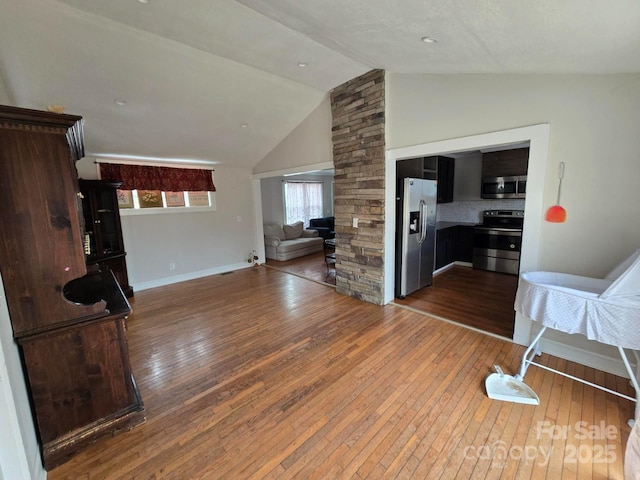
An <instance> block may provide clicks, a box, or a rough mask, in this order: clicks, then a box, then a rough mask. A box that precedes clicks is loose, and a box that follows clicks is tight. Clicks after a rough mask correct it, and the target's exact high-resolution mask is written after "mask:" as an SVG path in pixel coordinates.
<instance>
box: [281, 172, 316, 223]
mask: <svg viewBox="0 0 640 480" xmlns="http://www.w3.org/2000/svg"><path fill="white" fill-rule="evenodd" d="M284 204H285V223H288V224H291V223H295V222H298V221H302V222H303V223H304V226H305V227H308V226H309V219H311V218H318V217H322V213H323V211H324V210H323V205H322V182H284Z"/></svg>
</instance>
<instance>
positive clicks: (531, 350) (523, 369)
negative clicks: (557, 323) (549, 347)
mask: <svg viewBox="0 0 640 480" xmlns="http://www.w3.org/2000/svg"><path fill="white" fill-rule="evenodd" d="M546 329H547V327H542V330H540V331H539V332H538V334H537V335H536V337H535V338H534V339H533V342H531V345H529V347H528V348H527V349H526V350H525V351H524V355H523V356H522V363H521V364H520V372H519V373H518V374H517V375H514V377H513V378H515V379H516V380H520V381H522V380H524V375H525V373H527V368H529V365H530V364H531V361H532V360H533V357H535V356H536V355H540V354H541V353H542V352H541V351H540V349H539V348H538V347H539V344H540V338H541V337H542V334H543V333H544V332H545V330H546ZM529 354H531V357H529Z"/></svg>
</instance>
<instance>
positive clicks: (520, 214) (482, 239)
mask: <svg viewBox="0 0 640 480" xmlns="http://www.w3.org/2000/svg"><path fill="white" fill-rule="evenodd" d="M523 223H524V210H485V211H484V212H483V214H482V224H480V225H476V226H475V228H474V232H473V268H478V269H481V270H490V271H493V272H502V273H509V274H512V275H518V270H519V266H520V251H521V247H522V225H523Z"/></svg>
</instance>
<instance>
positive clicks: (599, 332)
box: [515, 249, 640, 417]
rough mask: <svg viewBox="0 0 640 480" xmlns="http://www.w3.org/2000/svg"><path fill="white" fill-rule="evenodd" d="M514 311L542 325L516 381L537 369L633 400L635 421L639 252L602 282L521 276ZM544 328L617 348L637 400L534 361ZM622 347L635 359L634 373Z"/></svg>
mask: <svg viewBox="0 0 640 480" xmlns="http://www.w3.org/2000/svg"><path fill="white" fill-rule="evenodd" d="M515 310H516V311H517V312H519V313H521V314H522V315H524V316H525V317H527V318H529V319H531V320H533V321H536V322H539V323H540V324H541V325H542V329H541V330H540V331H539V332H538V334H537V335H536V336H535V338H534V339H533V341H532V342H531V345H529V347H528V348H527V350H526V351H525V353H524V355H523V357H522V364H521V366H520V372H519V374H518V375H516V377H515V378H517V379H518V380H523V379H524V375H525V373H526V372H527V368H528V367H529V365H536V366H539V367H542V368H545V369H547V370H551V371H553V372H555V373H558V374H561V375H564V376H567V377H570V378H572V379H574V380H578V381H580V382H583V383H586V384H588V385H591V386H593V387H596V388H599V389H601V390H604V391H607V392H609V393H613V394H615V395H618V396H621V397H623V398H626V399H628V400H631V401H635V402H636V415H635V416H636V417H637V415H638V413H639V412H640V388H639V387H638V382H640V356H639V354H638V351H640V249H639V250H636V252H635V253H634V254H633V255H631V256H630V257H629V258H627V259H626V260H625V261H624V262H622V263H621V264H620V265H619V266H617V267H616V268H615V269H613V270H612V271H611V273H609V274H608V275H607V276H606V277H605V278H603V279H598V278H590V277H580V276H577V275H570V274H566V273H554V272H523V273H522V274H520V279H519V282H518V291H517V292H516V300H515ZM547 328H551V329H554V330H559V331H561V332H565V333H580V334H582V335H584V336H586V337H587V338H588V339H590V340H595V341H598V342H601V343H605V344H608V345H613V346H615V347H617V349H618V352H619V353H620V357H621V358H622V362H623V363H624V365H625V368H626V369H627V372H628V373H629V377H630V379H631V383H632V385H633V388H634V389H635V393H636V397H635V398H633V397H629V396H628V395H624V394H622V393H620V392H616V391H613V390H610V389H608V388H605V387H602V386H600V385H596V384H593V383H591V382H587V381H585V380H583V379H580V378H576V377H573V376H571V375H567V374H566V373H563V372H559V371H557V370H554V369H551V368H549V367H546V366H544V365H541V364H539V363H535V362H533V361H532V359H533V357H534V356H535V355H540V354H541V352H540V350H539V348H538V343H539V341H540V338H541V337H542V335H543V333H544V332H545V331H546V329H547ZM625 348H626V349H629V350H631V351H632V352H633V354H634V355H635V358H636V371H635V372H634V371H633V369H632V368H631V365H630V363H629V360H628V358H627V355H626V353H625V350H624V349H625Z"/></svg>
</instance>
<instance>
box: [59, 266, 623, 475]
mask: <svg viewBox="0 0 640 480" xmlns="http://www.w3.org/2000/svg"><path fill="white" fill-rule="evenodd" d="M133 310H134V313H133V315H132V316H131V318H130V320H129V329H128V339H129V349H130V354H131V363H132V367H133V370H134V372H135V375H136V379H137V381H138V385H139V388H140V392H141V394H142V398H143V400H144V403H145V406H146V412H147V422H146V423H145V424H143V425H141V426H139V427H136V428H135V429H133V430H131V431H129V432H123V433H121V434H119V435H116V436H114V437H106V438H102V439H100V440H99V441H98V442H96V443H95V445H93V446H91V447H90V448H88V449H87V450H85V451H83V452H81V453H80V454H78V456H76V457H75V458H74V459H72V460H71V461H70V462H68V463H66V464H64V465H62V466H60V467H58V468H57V469H55V470H53V471H51V472H49V479H50V480H58V479H64V478H73V479H101V478H109V479H113V478H136V479H137V478H141V479H159V478H169V479H187V478H206V479H216V478H227V479H249V478H255V479H257V478H261V479H262V478H278V479H287V478H301V479H308V478H318V479H342V478H344V479H364V478H371V479H376V478H415V479H428V478H433V479H443V480H444V479H447V480H448V479H453V478H460V479H467V478H501V479H512V478H518V479H521V478H527V479H528V478H549V479H554V480H555V479H569V478H573V479H577V478H579V479H584V478H603V479H604V478H608V479H622V475H623V473H622V461H623V451H624V446H625V443H626V438H627V436H628V433H629V428H628V427H627V425H626V423H625V422H626V420H627V419H628V418H630V416H631V415H632V412H633V404H632V403H631V402H629V401H627V400H623V399H620V398H618V397H615V396H613V395H609V394H606V393H604V392H602V391H600V390H595V389H593V388H591V387H588V386H585V385H583V384H580V383H578V382H574V381H572V380H570V379H568V378H564V377H562V376H559V375H554V374H553V373H551V372H548V371H546V370H543V369H540V368H535V367H532V368H531V369H530V371H529V372H528V374H527V378H526V381H527V383H528V384H529V385H530V386H531V387H532V388H533V389H534V390H535V391H536V392H537V393H538V395H539V396H540V405H539V406H530V405H522V404H515V403H509V402H501V401H497V400H490V399H489V398H488V397H487V396H486V394H485V391H484V379H485V378H486V376H487V374H488V373H490V371H491V369H492V366H493V365H495V364H499V365H501V366H502V367H503V369H504V370H505V372H506V373H513V372H514V371H515V370H516V369H517V366H518V363H519V357H520V355H521V354H522V352H523V350H524V348H523V347H520V346H518V345H514V344H512V343H510V342H507V341H504V340H501V339H499V338H496V337H492V336H488V335H483V334H481V333H478V332H475V331H472V330H470V329H466V328H463V327H459V326H456V325H453V324H450V323H446V322H442V321H439V320H436V319H434V318H432V317H429V316H425V315H421V314H417V313H415V312H412V311H410V310H407V309H405V308H400V307H398V306H395V305H386V306H384V307H380V306H375V305H372V304H367V303H363V302H360V301H358V300H355V299H352V298H350V297H346V296H344V295H340V294H337V293H336V292H335V290H334V289H333V288H330V287H328V286H326V285H321V284H319V283H315V282H311V281H308V280H305V279H302V278H299V277H297V276H294V275H288V274H285V273H282V272H280V271H277V270H274V269H271V268H267V267H256V268H251V269H246V270H242V271H237V272H235V273H231V274H227V275H218V276H212V277H207V278H203V279H199V280H193V281H190V282H185V283H181V284H176V285H171V286H167V287H161V288H155V289H151V290H145V291H140V292H136V296H135V300H134V301H133ZM540 362H541V363H543V364H546V365H549V366H551V367H555V368H559V369H562V370H564V371H567V372H568V373H572V374H576V375H579V376H583V377H585V378H587V379H589V380H592V381H593V380H595V381H600V382H605V384H607V385H608V386H617V387H618V388H623V389H624V388H626V389H629V388H630V387H629V382H628V381H627V380H625V379H622V378H618V377H615V376H612V375H609V374H604V373H602V372H599V371H595V370H593V369H591V368H586V367H584V366H581V365H577V364H573V363H571V362H567V361H564V360H560V359H558V358H554V357H551V356H549V355H543V356H542V357H540ZM578 421H584V422H585V425H587V426H589V427H590V426H598V425H601V423H600V422H602V425H606V426H609V428H610V431H612V432H613V435H610V436H609V437H610V438H609V439H607V438H603V435H600V436H598V437H597V438H595V439H593V438H585V439H580V438H578V436H577V435H576V430H575V426H576V422H578ZM545 422H546V423H545ZM558 431H560V432H562V431H564V432H566V433H565V434H561V433H560V434H558ZM523 452H524V454H523ZM603 452H609V454H607V456H603ZM576 453H578V454H579V456H578V455H577V454H576ZM525 454H526V455H525ZM594 459H595V461H592V460H594ZM607 460H608V461H607Z"/></svg>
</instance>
